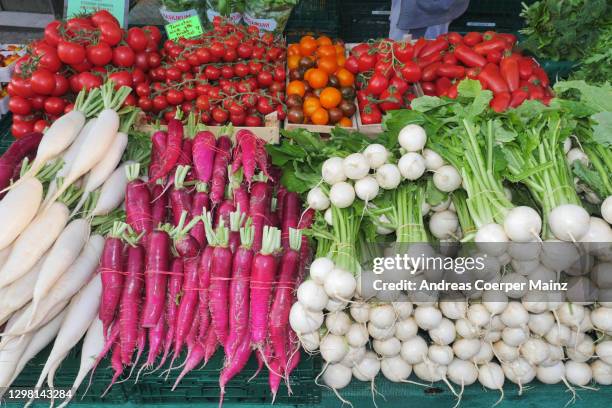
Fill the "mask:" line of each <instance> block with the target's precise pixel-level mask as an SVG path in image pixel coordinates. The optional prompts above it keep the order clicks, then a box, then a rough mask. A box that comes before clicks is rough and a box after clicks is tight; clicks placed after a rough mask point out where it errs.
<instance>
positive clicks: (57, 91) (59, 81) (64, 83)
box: [51, 74, 70, 96]
mask: <svg viewBox="0 0 612 408" xmlns="http://www.w3.org/2000/svg"><path fill="white" fill-rule="evenodd" d="M69 90H70V83H69V82H68V79H66V77H65V76H63V75H61V74H55V88H54V89H53V92H52V93H51V95H52V96H64V95H65V94H66V93H67V92H68V91H69Z"/></svg>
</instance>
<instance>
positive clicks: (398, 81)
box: [344, 40, 420, 125]
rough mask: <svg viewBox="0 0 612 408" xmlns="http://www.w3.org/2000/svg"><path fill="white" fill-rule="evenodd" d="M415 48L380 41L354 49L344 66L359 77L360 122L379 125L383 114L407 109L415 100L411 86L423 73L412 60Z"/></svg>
mask: <svg viewBox="0 0 612 408" xmlns="http://www.w3.org/2000/svg"><path fill="white" fill-rule="evenodd" d="M412 57H413V50H412V45H410V44H409V43H406V42H395V41H392V40H378V41H376V42H374V43H368V44H359V45H356V46H355V47H353V48H352V49H351V55H350V56H349V58H347V60H346V62H345V64H344V67H345V68H346V69H348V70H349V71H351V72H352V73H353V74H357V80H356V82H357V88H358V89H359V90H358V91H357V103H358V104H359V114H360V116H361V123H362V124H364V125H372V124H376V123H380V122H381V120H382V115H383V113H384V112H387V111H390V110H395V109H401V108H407V107H409V106H410V101H411V100H412V99H414V98H415V95H414V93H413V92H412V91H411V84H412V83H414V82H418V81H419V79H420V72H419V70H418V66H417V65H416V63H414V62H413V61H412Z"/></svg>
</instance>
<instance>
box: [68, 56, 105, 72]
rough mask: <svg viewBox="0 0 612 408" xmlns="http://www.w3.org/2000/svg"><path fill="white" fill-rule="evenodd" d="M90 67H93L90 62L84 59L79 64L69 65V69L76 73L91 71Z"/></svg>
mask: <svg viewBox="0 0 612 408" xmlns="http://www.w3.org/2000/svg"><path fill="white" fill-rule="evenodd" d="M92 67H93V65H92V64H91V62H89V60H88V59H84V60H83V62H81V63H80V64H70V68H72V69H73V70H75V71H76V72H85V71H91V70H92ZM96 68H101V67H96Z"/></svg>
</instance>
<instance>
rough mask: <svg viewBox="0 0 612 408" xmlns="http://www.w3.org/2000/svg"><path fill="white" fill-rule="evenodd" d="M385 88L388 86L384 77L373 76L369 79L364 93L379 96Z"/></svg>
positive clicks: (379, 75)
mask: <svg viewBox="0 0 612 408" xmlns="http://www.w3.org/2000/svg"><path fill="white" fill-rule="evenodd" d="M387 86H389V81H388V80H387V78H385V76H384V75H381V74H374V76H373V77H372V78H370V81H369V83H368V86H367V88H366V92H368V93H371V94H373V95H380V94H381V93H382V92H383V91H384V90H385V89H387Z"/></svg>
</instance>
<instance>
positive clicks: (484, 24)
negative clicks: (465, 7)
mask: <svg viewBox="0 0 612 408" xmlns="http://www.w3.org/2000/svg"><path fill="white" fill-rule="evenodd" d="M465 25H466V26H468V27H495V26H496V24H495V23H487V22H484V21H468V22H467V23H466V24H465Z"/></svg>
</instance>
